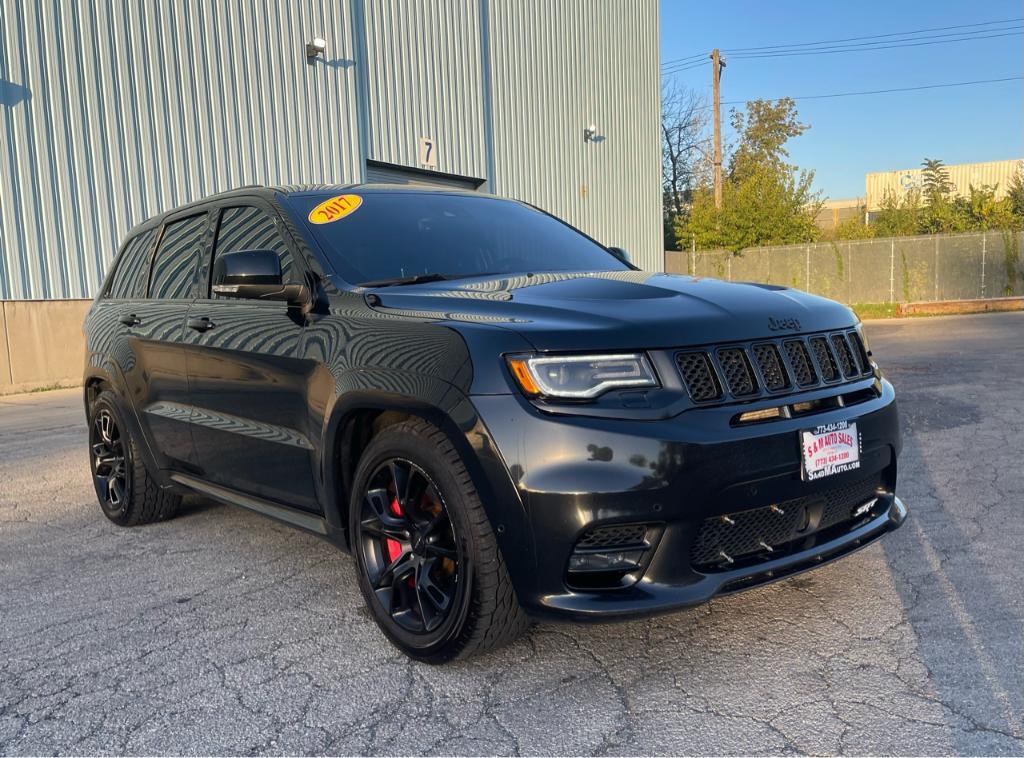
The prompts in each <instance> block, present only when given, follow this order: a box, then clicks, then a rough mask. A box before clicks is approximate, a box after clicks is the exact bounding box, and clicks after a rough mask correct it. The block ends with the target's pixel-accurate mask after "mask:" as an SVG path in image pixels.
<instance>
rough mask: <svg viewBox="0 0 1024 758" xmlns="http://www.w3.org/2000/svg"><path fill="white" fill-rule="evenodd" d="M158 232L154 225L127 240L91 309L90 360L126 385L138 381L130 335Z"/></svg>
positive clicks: (89, 331) (145, 285) (142, 301)
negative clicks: (108, 278) (101, 292)
mask: <svg viewBox="0 0 1024 758" xmlns="http://www.w3.org/2000/svg"><path fill="white" fill-rule="evenodd" d="M159 233H160V227H159V226H155V227H153V228H151V229H147V230H145V231H142V232H139V233H137V234H135V235H134V236H132V237H129V238H128V239H127V240H126V241H125V243H124V246H123V247H122V248H121V252H120V253H119V254H118V256H117V259H116V263H115V268H114V273H113V275H112V276H111V278H110V281H109V282H108V283H107V285H106V290H105V291H104V292H103V294H102V295H101V296H100V297H99V298H97V300H96V303H95V304H94V305H93V306H92V308H90V309H89V316H88V322H89V323H88V329H87V330H86V334H87V335H88V338H89V344H88V350H89V360H90V361H93V362H95V363H96V365H97V367H98V368H101V369H104V370H105V371H107V372H108V373H109V374H111V375H112V376H114V378H115V380H116V381H122V382H124V383H125V384H126V385H128V384H131V383H137V382H138V381H139V377H138V376H137V373H136V372H137V370H138V361H137V360H136V357H135V349H134V347H133V345H132V342H131V339H130V338H132V337H134V332H133V327H134V325H135V321H136V319H137V314H138V312H139V309H140V308H141V307H143V306H144V305H145V300H146V288H147V287H148V285H149V260H150V258H151V257H152V254H153V246H154V245H155V244H156V241H157V238H158V236H159Z"/></svg>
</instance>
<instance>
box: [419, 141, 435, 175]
mask: <svg viewBox="0 0 1024 758" xmlns="http://www.w3.org/2000/svg"><path fill="white" fill-rule="evenodd" d="M420 165H421V166H424V167H426V168H437V144H436V143H435V142H434V140H433V139H431V138H430V137H420Z"/></svg>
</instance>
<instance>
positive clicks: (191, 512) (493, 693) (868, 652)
mask: <svg viewBox="0 0 1024 758" xmlns="http://www.w3.org/2000/svg"><path fill="white" fill-rule="evenodd" d="M867 328H868V334H869V337H870V338H871V340H872V346H873V348H874V350H875V354H876V357H877V358H878V359H879V361H880V362H881V364H882V365H883V367H884V369H885V371H886V373H887V375H888V376H889V377H890V378H891V379H892V381H893V383H894V384H895V385H896V387H897V391H898V393H899V402H900V407H901V413H902V417H903V423H904V438H905V449H904V453H903V458H902V459H901V461H900V467H901V468H900V482H899V491H900V494H901V496H902V497H903V498H904V499H905V500H906V502H907V503H908V504H909V506H910V508H911V516H910V519H909V520H908V522H907V523H906V525H905V526H904V528H902V529H901V530H899V531H898V532H896V533H894V534H892V535H890V536H888V537H886V538H885V539H883V540H882V541H881V542H880V543H876V544H875V545H873V546H871V547H869V548H867V549H865V550H863V551H861V552H859V553H857V554H855V555H853V556H850V557H848V558H846V559H843V560H841V561H839V562H838V563H835V564H832V565H829V566H826V567H823V568H822V569H820V570H817V571H814V572H811V573H809V574H805V575H802V576H800V577H797V578H794V579H791V580H788V581H783V582H780V583H777V584H774V585H770V586H766V587H762V588H759V589H756V590H753V591H750V592H746V593H742V594H739V595H734V596H730V597H727V598H721V599H717V600H714V601H712V602H711V603H708V604H706V605H703V606H701V607H698V608H695V609H692V610H688V611H684V612H681V613H677V614H674V615H670V616H665V617H661V618H657V619H653V620H643V621H634V622H627V623H621V624H616V625H600V626H571V625H564V626H562V625H549V624H540V625H536V626H534V627H533V628H532V630H531V631H530V633H529V634H528V635H527V636H526V637H524V638H523V639H522V640H521V641H519V642H518V643H516V644H515V645H513V646H512V647H510V648H507V649H505V650H501V651H497V652H495V653H492V654H489V655H487V656H483V657H478V658H474V659H471V660H469V661H466V662H463V663H459V664H456V665H451V666H447V667H440V668H436V667H429V666H425V665H420V664H414V663H411V662H409V661H408V660H407V659H405V658H403V657H402V656H401V655H400V654H398V653H396V652H395V651H394V650H393V649H392V648H391V647H390V646H389V645H388V644H387V643H386V642H385V640H384V638H383V637H382V636H381V634H380V633H379V632H378V631H377V629H376V627H375V626H374V625H373V623H372V621H371V620H370V618H369V617H368V616H367V614H366V612H365V611H364V609H363V602H362V599H361V597H360V595H359V592H358V589H357V587H356V583H355V580H354V578H353V570H352V562H351V560H350V559H349V558H348V557H346V556H345V555H343V554H341V553H340V552H338V551H337V550H335V549H334V548H332V547H330V546H329V545H327V544H326V543H323V542H320V541H318V540H316V539H315V538H313V537H311V536H308V535H306V534H302V533H299V532H296V531H293V530H291V529H289V528H286V527H284V526H281V525H278V524H276V523H274V522H271V521H268V520H265V519H263V518H261V517H259V516H257V515H255V514H251V513H248V512H245V511H241V510H236V509H233V508H229V507H226V506H218V505H212V504H210V503H207V502H201V501H195V502H192V503H190V504H189V505H188V507H187V508H185V510H184V512H183V514H182V515H181V516H180V517H179V518H177V519H175V520H173V521H170V522H167V523H162V524H157V525H154V526H148V527H143V528H136V529H120V528H118V527H116V526H114V525H112V524H110V523H109V522H107V521H106V519H104V518H103V516H102V515H101V513H100V510H99V507H98V505H97V504H96V501H95V498H94V496H93V492H92V487H91V484H90V481H89V477H88V471H87V455H86V431H85V424H84V421H83V411H82V406H81V401H80V393H79V391H57V392H50V393H40V394H36V395H23V396H18V397H9V398H0V753H3V754H25V753H32V754H82V753H88V754H98V753H136V754H137V753H158V754H196V753H200V754H220V753H232V754H250V753H258V754H277V753H320V752H327V753H398V754H418V753H438V754H446V753H448V754H450V753H477V754H479V753H500V754H536V753H545V754H552V753H553V754H563V753H564V754H582V753H587V754H590V753H597V754H637V753H675V754H678V753H805V752H808V753H837V752H844V753H907V754H944V753H983V754H1006V753H1015V754H1020V753H1024V424H1022V423H1021V419H1022V417H1024V313H1005V314H990V315H978V316H963V317H942V318H935V319H927V320H913V321H892V322H875V323H870V324H869V325H868V327H867Z"/></svg>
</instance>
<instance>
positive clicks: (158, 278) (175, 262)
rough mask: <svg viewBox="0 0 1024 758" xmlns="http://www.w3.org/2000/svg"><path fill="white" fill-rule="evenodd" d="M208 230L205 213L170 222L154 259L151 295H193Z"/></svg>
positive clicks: (162, 296) (171, 296)
mask: <svg viewBox="0 0 1024 758" xmlns="http://www.w3.org/2000/svg"><path fill="white" fill-rule="evenodd" d="M205 231H206V214H205V213H203V214H201V215H199V216H189V217H188V218H183V219H181V220H180V221H174V222H173V223H170V224H168V225H167V228H166V230H165V231H164V238H163V240H161V242H160V248H159V249H158V250H157V251H156V257H155V258H154V259H153V273H152V275H151V276H150V278H149V296H150V297H156V298H162V299H173V298H184V297H191V295H192V282H193V279H194V277H195V270H196V264H197V262H198V261H199V256H200V253H201V252H202V249H203V233H204V232H205Z"/></svg>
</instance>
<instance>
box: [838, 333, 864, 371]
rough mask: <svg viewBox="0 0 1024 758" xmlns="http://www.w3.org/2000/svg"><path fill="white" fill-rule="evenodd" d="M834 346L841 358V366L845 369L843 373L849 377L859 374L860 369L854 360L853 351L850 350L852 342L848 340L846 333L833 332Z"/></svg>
mask: <svg viewBox="0 0 1024 758" xmlns="http://www.w3.org/2000/svg"><path fill="white" fill-rule="evenodd" d="M832 347H833V348H835V351H836V356H838V358H839V366H840V367H841V368H842V369H843V375H844V376H847V377H852V376H857V374H859V373H860V370H859V369H858V368H857V366H856V364H855V363H854V362H853V352H852V351H851V350H850V343H849V342H847V341H846V335H845V334H833V335H832Z"/></svg>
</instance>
